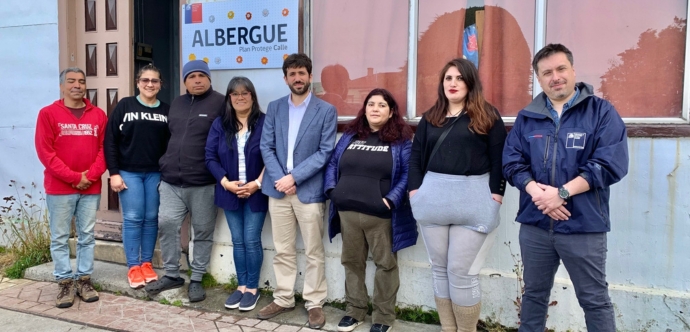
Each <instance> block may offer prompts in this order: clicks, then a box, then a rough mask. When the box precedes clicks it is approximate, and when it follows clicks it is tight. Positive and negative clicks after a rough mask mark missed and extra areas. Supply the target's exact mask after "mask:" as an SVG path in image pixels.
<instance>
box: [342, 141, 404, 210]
mask: <svg viewBox="0 0 690 332" xmlns="http://www.w3.org/2000/svg"><path fill="white" fill-rule="evenodd" d="M338 170H339V174H340V177H339V180H338V184H337V185H336V186H335V188H334V189H333V191H332V192H331V194H330V196H331V200H333V203H334V204H335V206H336V208H337V209H338V210H340V211H356V212H360V213H364V214H369V215H373V216H377V217H380V218H390V217H391V212H390V210H389V209H388V207H386V205H385V204H384V203H383V198H384V196H385V195H386V194H388V192H389V191H390V189H391V174H392V172H393V153H392V151H391V146H390V143H386V142H383V141H381V140H380V139H379V135H378V132H375V133H371V134H370V135H369V137H368V138H367V139H366V141H363V140H359V139H357V138H355V139H353V141H352V142H351V143H350V145H349V146H348V147H347V149H346V150H345V152H344V153H343V155H342V156H341V157H340V164H339V166H338ZM391 207H392V206H391Z"/></svg>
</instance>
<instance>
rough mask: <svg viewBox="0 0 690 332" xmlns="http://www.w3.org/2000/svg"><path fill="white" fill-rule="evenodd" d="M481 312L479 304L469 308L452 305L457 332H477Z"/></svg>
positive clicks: (480, 304)
mask: <svg viewBox="0 0 690 332" xmlns="http://www.w3.org/2000/svg"><path fill="white" fill-rule="evenodd" d="M481 311H482V303H481V302H479V303H477V304H475V305H473V306H471V307H461V306H459V305H457V304H455V303H453V313H454V314H455V321H456V322H457V324H458V332H477V322H478V321H479V313H480V312H481Z"/></svg>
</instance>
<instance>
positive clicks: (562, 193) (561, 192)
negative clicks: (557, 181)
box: [558, 186, 570, 199]
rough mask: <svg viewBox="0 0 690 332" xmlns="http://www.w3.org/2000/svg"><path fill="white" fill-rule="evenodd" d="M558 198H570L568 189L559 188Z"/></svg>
mask: <svg viewBox="0 0 690 332" xmlns="http://www.w3.org/2000/svg"><path fill="white" fill-rule="evenodd" d="M558 197H560V198H562V199H568V198H570V192H569V191H568V189H565V187H564V186H561V187H560V188H558Z"/></svg>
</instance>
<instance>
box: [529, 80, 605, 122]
mask: <svg viewBox="0 0 690 332" xmlns="http://www.w3.org/2000/svg"><path fill="white" fill-rule="evenodd" d="M575 86H576V87H577V88H578V89H580V96H579V97H577V99H576V100H575V101H574V102H573V104H572V105H571V106H570V108H573V107H575V106H576V105H577V104H579V103H581V102H582V101H583V100H585V99H587V98H589V97H590V96H593V95H594V88H592V86H591V85H589V84H587V83H583V82H578V83H575ZM546 98H547V97H546V94H545V93H544V92H542V93H540V94H539V95H537V97H536V98H534V100H532V102H531V103H529V105H527V106H526V107H525V108H524V110H523V113H524V115H525V116H529V117H533V118H540V119H543V118H550V117H551V113H549V109H548V107H546Z"/></svg>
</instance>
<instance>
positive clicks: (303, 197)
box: [261, 95, 338, 204]
mask: <svg viewBox="0 0 690 332" xmlns="http://www.w3.org/2000/svg"><path fill="white" fill-rule="evenodd" d="M288 98H290V95H287V96H285V97H283V98H280V99H277V100H274V101H272V102H270V103H269V104H268V109H267V110H266V120H265V122H264V127H263V133H262V135H261V156H262V157H263V158H264V164H265V165H266V171H265V172H264V178H263V181H262V183H261V191H262V192H263V193H264V194H266V195H267V196H269V197H273V198H283V197H284V196H285V194H284V193H281V192H279V191H277V190H276V189H275V186H274V183H275V181H277V180H279V179H280V178H282V177H283V176H285V175H287V174H288V172H287V151H288V124H289V123H290V122H289V117H288V112H289V106H288ZM337 124H338V114H337V113H336V109H335V107H333V105H331V104H329V103H327V102H325V101H323V100H321V99H319V98H317V97H316V96H314V95H312V97H311V100H310V101H309V105H307V110H306V112H305V113H304V118H302V123H301V124H300V126H299V131H298V132H297V140H296V141H295V147H294V155H293V169H292V172H291V173H292V176H293V177H294V178H295V183H296V184H297V197H298V199H299V200H300V202H302V203H305V204H307V203H319V202H325V201H326V195H324V193H323V174H324V171H325V168H326V164H328V160H329V159H330V157H331V152H333V147H334V146H335V133H336V130H337Z"/></svg>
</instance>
